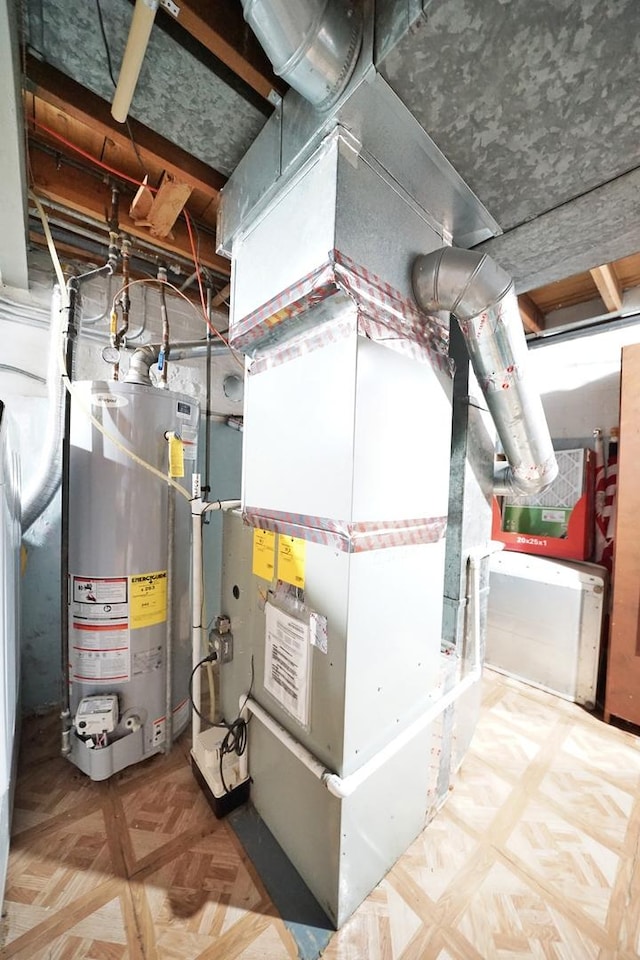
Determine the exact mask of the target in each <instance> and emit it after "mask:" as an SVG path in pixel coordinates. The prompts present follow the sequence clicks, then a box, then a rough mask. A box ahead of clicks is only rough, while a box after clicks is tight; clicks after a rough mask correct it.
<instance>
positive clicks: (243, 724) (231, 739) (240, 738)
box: [189, 651, 254, 794]
mask: <svg viewBox="0 0 640 960" xmlns="http://www.w3.org/2000/svg"><path fill="white" fill-rule="evenodd" d="M217 659H218V654H217V653H215V651H214V652H213V653H210V654H208V655H207V656H206V657H203V658H202V660H200V661H199V663H196V665H195V667H194V668H193V670H192V671H191V676H190V677H189V702H190V703H191V708H192V709H193V710H194V711H195V713H196V715H197V716H198V717H200V719H201V720H203V721H204V722H205V723H208V724H209V725H210V726H212V727H216V728H217V729H220V730H226V731H227V732H226V734H225V735H224V737H223V739H222V741H221V743H220V745H219V747H218V749H219V751H220V781H221V783H222V786H223V789H224V792H225V793H227V794H228V793H231V790H230V789H229V787H228V786H227V784H226V781H225V779H224V772H223V763H224V758H225V757H226V756H229V755H230V754H232V753H235V754H236V756H238V757H241V756H242V755H243V753H244V752H245V750H246V749H247V742H248V732H247V726H248V724H249V721H248V720H245V719H244V717H243V716H242V714H243V712H244V707H245V705H246V703H247V701H248V699H249V697H250V696H251V693H252V692H253V681H254V667H253V656H252V657H251V683H250V684H249V692H248V694H247V696H246V697H245V700H244V703H243V705H242V707H241V709H240V713H239V714H238V716H237V717H236V719H235V720H231V721H230V722H229V723H227V721H226V720H222V721H221V722H220V723H212V722H211V720H209V718H208V717H205V716H204V714H202V713H200V710H199V709H198V707H197V706H196V704H195V702H194V699H193V678H194V676H195V675H196V673H197V671H198V670H199V669H200V667H202V666H204V665H205V664H206V663H214V661H216V660H217Z"/></svg>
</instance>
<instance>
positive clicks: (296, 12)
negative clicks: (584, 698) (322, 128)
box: [242, 0, 362, 110]
mask: <svg viewBox="0 0 640 960" xmlns="http://www.w3.org/2000/svg"><path fill="white" fill-rule="evenodd" d="M242 7H243V9H244V16H245V20H246V21H247V23H248V24H249V26H250V27H251V29H252V30H253V32H254V33H255V35H256V36H257V38H258V40H259V41H260V44H261V45H262V48H263V50H264V52H265V53H266V55H267V56H268V57H269V60H270V61H271V63H272V64H273V69H274V72H275V73H276V74H277V75H278V76H279V77H282V78H283V80H286V81H287V83H288V84H289V86H291V87H293V88H294V90H297V91H298V93H299V94H301V96H303V97H304V98H305V100H308V101H309V103H311V104H313V106H314V107H317V109H318V110H325V109H328V108H329V107H330V106H331V105H332V104H333V103H335V101H336V100H337V98H338V97H339V96H340V94H341V93H342V91H343V90H344V88H345V87H346V85H347V83H348V81H349V78H350V77H351V74H352V72H353V68H354V67H355V64H356V60H357V58H358V53H359V52H360V45H361V43H362V12H361V9H360V5H359V3H358V2H351V0H296V2H295V3H292V2H291V0H242Z"/></svg>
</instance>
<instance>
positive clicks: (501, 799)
mask: <svg viewBox="0 0 640 960" xmlns="http://www.w3.org/2000/svg"><path fill="white" fill-rule="evenodd" d="M512 790H513V784H512V783H510V782H509V781H507V780H505V779H503V778H502V777H500V776H499V775H498V774H497V773H496V772H495V771H494V770H493V769H492V768H491V767H489V766H488V765H487V764H486V763H484V762H483V761H482V760H480V759H479V758H478V757H476V756H475V755H474V754H470V755H469V756H468V757H467V758H466V759H465V761H464V763H463V764H462V767H461V769H460V770H459V771H458V774H457V775H456V777H455V779H454V781H453V789H452V791H451V793H450V795H449V797H448V799H447V803H446V809H447V810H448V811H449V813H453V814H454V815H455V816H456V817H457V818H458V819H459V820H461V821H462V822H463V823H464V824H465V826H466V827H468V828H469V829H471V830H477V831H478V832H479V833H485V832H486V831H487V830H488V829H489V827H490V826H491V824H492V823H493V821H494V820H495V818H496V817H497V816H498V815H499V813H500V810H501V808H502V806H503V804H504V803H505V801H506V800H507V798H508V797H509V796H510V794H511V791H512Z"/></svg>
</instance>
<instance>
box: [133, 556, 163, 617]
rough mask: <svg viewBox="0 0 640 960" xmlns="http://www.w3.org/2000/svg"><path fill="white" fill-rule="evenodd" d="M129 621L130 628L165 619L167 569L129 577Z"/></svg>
mask: <svg viewBox="0 0 640 960" xmlns="http://www.w3.org/2000/svg"><path fill="white" fill-rule="evenodd" d="M129 597H130V609H129V623H130V625H131V629H132V630H136V629H138V628H140V627H151V626H153V625H154V624H155V623H164V621H165V620H166V619H167V571H166V570H156V571H155V572H154V573H141V574H138V575H137V576H134V577H129Z"/></svg>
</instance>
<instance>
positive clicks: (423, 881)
mask: <svg viewBox="0 0 640 960" xmlns="http://www.w3.org/2000/svg"><path fill="white" fill-rule="evenodd" d="M477 847H478V839H477V838H476V837H473V836H471V835H470V834H469V833H467V832H466V831H465V830H463V829H462V828H461V827H459V826H458V824H457V823H456V822H455V821H454V820H453V819H452V818H451V816H450V815H449V813H448V809H447V807H445V808H444V809H443V810H442V811H441V812H440V814H439V815H438V816H437V817H436V819H435V820H433V821H432V822H431V823H430V824H429V826H428V828H427V829H426V830H425V831H423V833H421V834H420V836H419V837H418V838H417V840H415V841H414V842H413V843H412V844H411V846H410V847H409V849H408V850H407V851H406V853H405V854H404V855H403V857H402V866H403V868H404V870H405V872H406V873H407V874H408V875H409V876H410V877H411V879H412V880H413V881H414V882H415V884H416V885H417V886H418V887H419V888H420V890H421V891H423V893H424V894H426V896H427V897H429V899H430V900H433V901H437V900H439V899H440V897H441V896H442V895H443V893H444V892H445V891H446V889H447V888H448V887H449V885H450V884H451V883H454V882H455V877H456V874H457V873H458V872H459V871H460V870H461V869H462V867H463V866H464V865H465V864H466V863H467V862H468V861H469V859H470V858H471V857H472V855H473V853H474V851H475V850H476V849H477Z"/></svg>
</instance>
